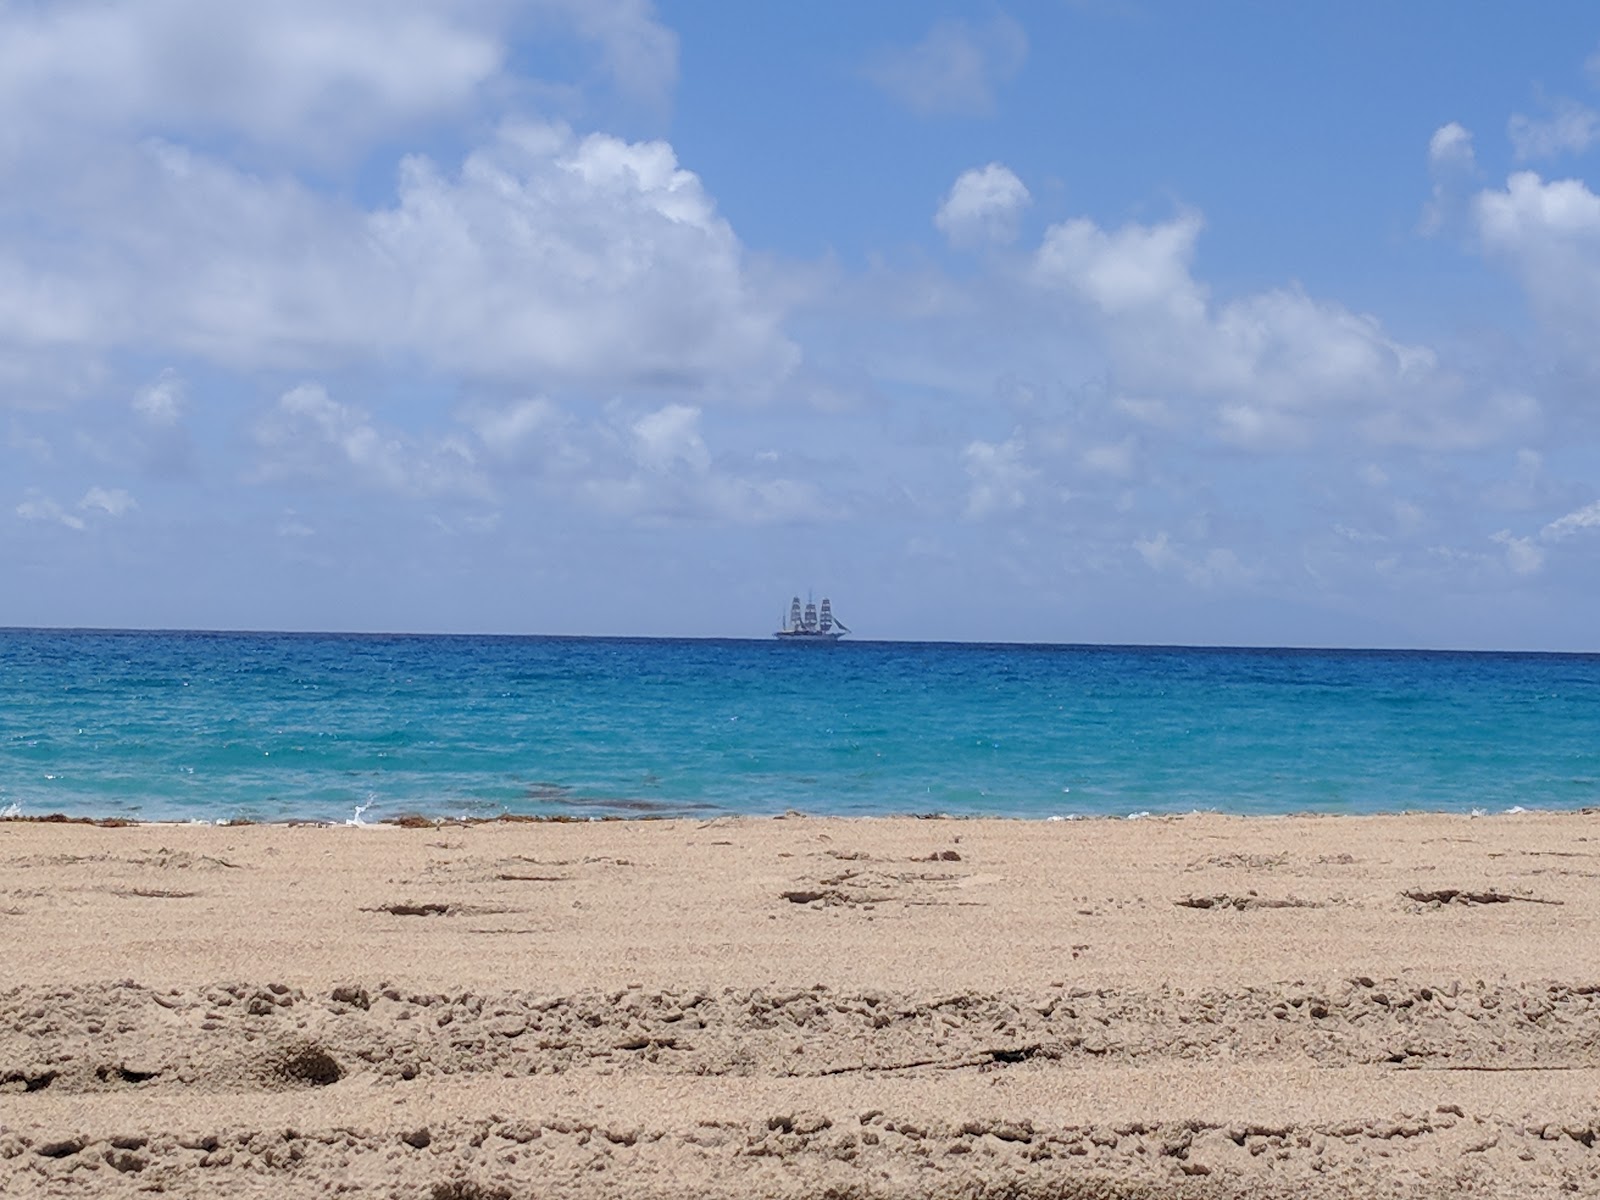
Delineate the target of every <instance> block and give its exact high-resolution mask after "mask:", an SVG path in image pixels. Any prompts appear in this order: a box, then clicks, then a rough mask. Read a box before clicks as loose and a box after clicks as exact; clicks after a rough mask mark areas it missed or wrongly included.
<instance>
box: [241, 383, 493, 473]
mask: <svg viewBox="0 0 1600 1200" xmlns="http://www.w3.org/2000/svg"><path fill="white" fill-rule="evenodd" d="M252 432H253V437H254V441H255V444H256V448H257V451H258V452H259V455H260V462H259V465H258V467H257V470H256V472H255V476H254V478H255V479H256V480H257V481H258V482H270V481H274V480H279V479H296V478H299V479H320V480H336V479H353V480H355V481H356V482H358V483H360V484H362V485H364V486H367V487H371V488H375V489H378V490H381V491H389V492H398V493H402V494H408V495H415V496H437V495H463V496H470V497H479V498H482V497H485V496H486V495H487V493H488V485H487V482H486V481H485V479H484V478H483V476H482V474H481V473H480V471H479V470H478V466H477V461H476V458H475V456H474V454H473V452H472V448H471V446H469V445H468V444H467V442H466V440H465V439H464V438H461V437H457V436H446V437H442V438H439V437H434V438H418V437H413V436H408V435H405V434H402V433H399V432H397V431H393V430H385V429H383V428H381V427H379V426H378V425H377V424H376V423H375V422H374V421H373V420H372V418H371V416H370V415H369V414H367V413H366V412H363V411H362V410H361V409H359V408H355V407H353V406H350V405H346V404H341V403H339V402H338V401H336V400H334V399H333V398H332V397H330V396H329V395H328V393H327V391H326V390H325V389H324V388H323V387H322V386H321V385H320V384H315V383H304V384H301V385H299V386H298V387H295V388H292V389H290V390H289V391H287V392H285V393H284V394H283V395H282V396H280V397H279V398H278V402H277V403H276V404H275V405H274V406H273V407H272V409H271V410H270V411H269V412H268V413H266V414H265V415H264V416H263V417H262V418H261V420H259V421H258V422H257V423H256V426H255V428H254V430H253V431H252Z"/></svg>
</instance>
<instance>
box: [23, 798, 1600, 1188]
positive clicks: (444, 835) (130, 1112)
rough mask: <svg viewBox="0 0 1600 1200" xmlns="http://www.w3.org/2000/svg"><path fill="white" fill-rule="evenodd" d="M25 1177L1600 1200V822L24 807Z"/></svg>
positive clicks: (213, 1183)
mask: <svg viewBox="0 0 1600 1200" xmlns="http://www.w3.org/2000/svg"><path fill="white" fill-rule="evenodd" d="M0 933H3V936H4V940H3V947H4V949H3V951H0V1194H4V1195H5V1196H8V1197H10V1196H143V1195H148V1194H160V1195H170V1196H212V1195H234V1196H259V1197H285V1196H291V1197H292V1196H311V1195H318V1196H321V1195H329V1194H335V1193H337V1194H341V1195H354V1196H375V1197H430V1198H432V1197H437V1198H440V1200H473V1198H480V1197H503V1198H506V1200H511V1198H518V1197H524V1196H526V1197H533V1196H539V1197H545V1196H560V1197H567V1196H571V1197H676V1196H714V1197H730V1198H731V1197H751V1196H774V1197H796V1198H800V1197H806V1198H811V1197H823V1196H829V1197H836V1198H840V1200H843V1198H846V1197H863V1198H866V1197H882V1198H884V1200H889V1198H900V1197H908V1198H909V1197H924V1196H927V1197H946V1196H948V1197H1002V1196H1004V1197H1038V1198H1045V1197H1101V1196H1105V1197H1111V1196H1117V1197H1280V1196H1281V1197H1290V1196H1297V1197H1298V1196H1309V1197H1390V1196H1393V1197H1401V1196H1405V1197H1412V1196H1418V1197H1431V1196H1441V1197H1442V1196H1456V1195H1464V1194H1465V1195H1481V1196H1509V1195H1517V1196H1533V1195H1552V1196H1555V1195H1600V1146H1596V1144H1595V1143H1596V1139H1597V1137H1600V813H1595V812H1587V813H1579V814H1567V815H1549V814H1517V815H1507V816H1495V817H1484V818H1467V817H1455V816H1417V815H1410V816H1395V817H1361V818H1355V817H1338V818H1332V817H1321V818H1318V817H1300V818H1281V819H1240V818H1228V817H1220V816H1191V817H1182V818H1174V819H1149V820H1141V821H1081V822H1054V823H1035V822H1016V821H967V820H916V819H909V818H908V819H894V820H818V819H808V818H786V819H777V820H758V819H718V820H711V821H649V822H604V823H583V824H561V823H541V824H488V825H474V826H464V825H449V824H447V825H443V826H439V827H435V828H394V827H366V828H350V827H332V828H330V827H315V826H291V827H269V826H244V827H200V826H194V827H188V826H168V825H145V826H139V825H135V826H129V827H123V828H100V827H94V826H86V825H68V824H37V823H26V822H5V823H0Z"/></svg>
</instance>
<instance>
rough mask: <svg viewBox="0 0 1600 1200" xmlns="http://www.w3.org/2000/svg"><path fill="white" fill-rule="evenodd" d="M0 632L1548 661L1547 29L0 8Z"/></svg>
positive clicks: (978, 10)
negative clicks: (351, 633) (823, 616)
mask: <svg viewBox="0 0 1600 1200" xmlns="http://www.w3.org/2000/svg"><path fill="white" fill-rule="evenodd" d="M0 170H3V171H4V174H5V181H6V186H5V187H4V188H3V189H0V563H3V564H4V570H3V576H0V624H13V625H97V626H157V627H209V628H217V627H222V628H270V629H358V630H359V629H372V630H421V631H441V632H455V631H495V632H509V633H595V634H602V633H604V634H642V635H680V634H681V635H733V636H761V635H764V634H765V633H767V632H769V631H770V627H772V626H773V625H774V623H775V622H776V620H777V618H778V617H779V615H780V613H781V612H782V610H783V608H784V606H785V603H786V601H787V598H788V597H789V596H790V595H791V594H792V593H794V592H795V591H801V592H804V591H806V590H807V589H814V590H815V591H816V593H817V594H818V595H819V596H820V595H822V594H828V595H830V596H831V597H832V598H833V601H834V604H835V607H836V608H837V609H838V611H839V613H840V614H841V616H843V617H844V619H845V620H846V621H847V622H849V623H850V624H851V625H852V627H853V628H855V629H857V630H858V631H859V632H860V633H861V635H863V636H872V637H890V638H955V639H979V640H991V639H992V640H1029V641H1099V642H1106V641H1114V642H1185V643H1219V644H1230V643H1237V644H1294V645H1355V646H1365V645H1391V646H1439V647H1446V646H1450V647H1468V648H1541V649H1577V650H1600V635H1597V634H1596V632H1595V628H1596V627H1595V623H1594V619H1593V616H1592V614H1591V611H1590V610H1591V608H1592V607H1593V602H1592V599H1591V597H1592V596H1593V595H1594V594H1595V593H1596V591H1597V590H1600V471H1597V469H1596V468H1597V465H1600V454H1597V451H1600V408H1597V402H1596V399H1595V398H1596V396H1597V395H1600V351H1597V350H1596V347H1597V346H1600V195H1597V192H1600V16H1596V15H1595V14H1594V12H1593V9H1592V6H1590V5H1579V4H1576V3H1569V4H1561V3H1551V4H1548V5H1544V6H1541V8H1540V10H1539V16H1538V19H1537V20H1532V19H1529V18H1528V17H1527V15H1526V14H1525V13H1520V12H1518V11H1517V10H1515V9H1514V8H1513V6H1508V5H1507V6H1490V5H1470V6H1467V5H1459V4H1447V3H1413V4H1407V5H1392V4H1377V3H1347V4H1342V5H1338V6H1333V5H1328V6H1317V7H1315V8H1313V7H1312V6H1305V5H1283V4H1276V3H1265V2H1260V3H1245V2H1235V3H1219V4H1212V5H1204V6H1201V5H1191V4H1180V3H1155V2H1138V0H1127V2H1120V0H1080V2H1076V3H1074V2H1070V0H1051V2H1045V0H1038V2H1036V3H1028V4H1020V3H1019V4H1010V5H994V4H982V5H962V4H944V5H911V4H882V5H870V6H861V5H847V4H833V3H819V4H813V5H807V6H800V7H797V6H785V5H748V6H724V5H706V4H690V3H662V4H658V5H654V6H652V5H651V4H648V3H645V2H643V0H524V2H520V3H517V2H512V0H474V2H472V3H466V2H464V0H463V2H455V3H452V2H447V0H436V2H428V0H384V2H382V3H380V2H378V0H348V2H346V3H341V4H328V3H311V0H283V2H281V3H278V4H274V5H268V6H263V5H245V4H232V3H220V2H219V0H139V2H138V3H134V2H132V0H95V2H94V3H89V2H87V0H81V2H80V0H63V2H59V3H42V2H39V3H34V2H25V0H0Z"/></svg>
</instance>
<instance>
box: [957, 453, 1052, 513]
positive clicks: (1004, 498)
mask: <svg viewBox="0 0 1600 1200" xmlns="http://www.w3.org/2000/svg"><path fill="white" fill-rule="evenodd" d="M1024 449H1025V447H1024V445H1023V442H1022V440H1021V439H1020V438H1017V437H1012V438H1011V439H1010V440H1008V441H1004V442H998V443H996V442H983V441H974V442H971V443H969V444H968V445H967V448H966V449H965V450H964V451H962V454H961V458H962V462H963V465H964V466H965V467H966V471H967V477H968V479H969V480H970V481H971V486H970V488H969V489H968V492H967V516H968V517H969V518H970V519H972V520H981V519H982V518H984V517H988V516H993V515H994V514H996V513H1003V512H1012V511H1015V510H1016V509H1019V508H1021V507H1023V506H1024V505H1025V504H1026V503H1027V502H1028V497H1027V491H1026V487H1027V484H1028V481H1029V480H1031V479H1032V478H1033V477H1034V476H1035V475H1036V474H1037V472H1036V471H1035V470H1034V469H1033V468H1031V467H1029V466H1028V465H1027V464H1026V463H1025V462H1024V461H1023V458H1022V455H1023V451H1024Z"/></svg>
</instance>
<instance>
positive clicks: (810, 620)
mask: <svg viewBox="0 0 1600 1200" xmlns="http://www.w3.org/2000/svg"><path fill="white" fill-rule="evenodd" d="M849 632H850V627H849V626H848V625H846V624H845V623H844V622H843V621H841V620H839V619H838V618H837V617H835V616H834V615H833V605H831V604H829V603H828V598H827V597H826V596H824V597H823V598H822V605H821V607H818V606H817V605H815V604H813V603H812V602H811V601H810V600H809V599H807V601H806V605H805V607H804V608H801V607H800V597H799V596H796V597H795V598H794V599H793V600H791V601H790V602H789V617H788V619H787V620H786V621H784V623H783V628H781V629H779V630H778V632H777V635H776V636H777V637H778V638H780V639H781V640H783V641H785V642H837V641H838V640H839V639H840V638H842V637H843V636H844V635H845V634H847V633H849Z"/></svg>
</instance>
